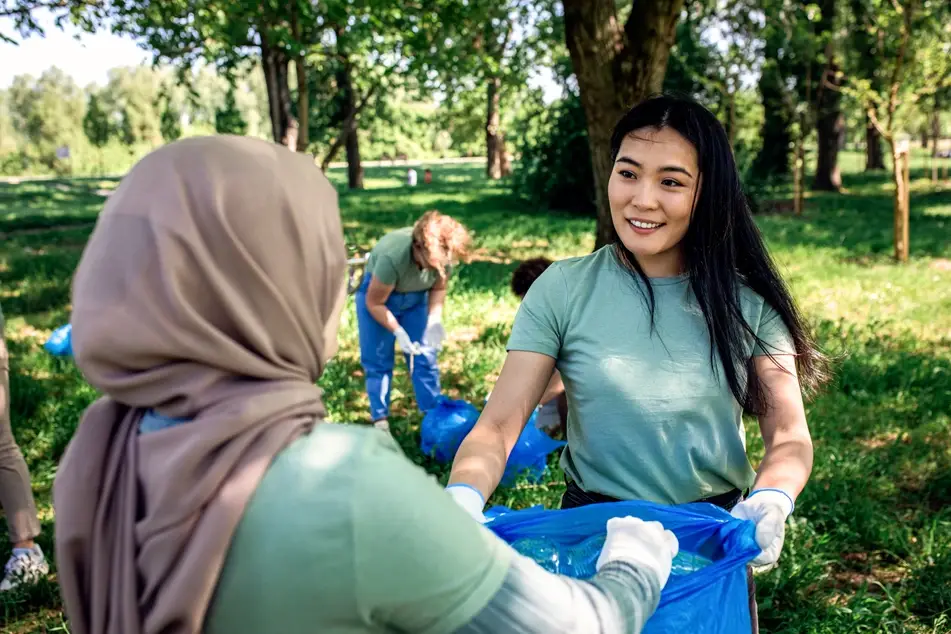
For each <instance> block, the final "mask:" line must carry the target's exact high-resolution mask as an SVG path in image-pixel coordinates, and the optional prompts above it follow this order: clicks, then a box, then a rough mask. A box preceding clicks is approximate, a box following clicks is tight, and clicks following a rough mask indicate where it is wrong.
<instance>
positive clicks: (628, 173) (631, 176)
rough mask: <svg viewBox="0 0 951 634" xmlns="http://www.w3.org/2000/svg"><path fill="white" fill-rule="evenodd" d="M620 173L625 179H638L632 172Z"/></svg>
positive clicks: (623, 171) (624, 171)
mask: <svg viewBox="0 0 951 634" xmlns="http://www.w3.org/2000/svg"><path fill="white" fill-rule="evenodd" d="M618 173H619V174H620V175H621V176H623V177H624V178H637V176H636V175H635V174H634V172H632V171H631V170H621V171H620V172H618Z"/></svg>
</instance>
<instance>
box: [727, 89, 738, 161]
mask: <svg viewBox="0 0 951 634" xmlns="http://www.w3.org/2000/svg"><path fill="white" fill-rule="evenodd" d="M729 99H730V118H729V123H730V127H729V128H727V135H728V136H729V138H730V147H731V148H733V149H734V150H736V91H735V90H734V89H733V84H732V83H731V84H730V96H729Z"/></svg>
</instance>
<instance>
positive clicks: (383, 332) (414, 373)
mask: <svg viewBox="0 0 951 634" xmlns="http://www.w3.org/2000/svg"><path fill="white" fill-rule="evenodd" d="M470 242H471V238H470V236H469V232H468V231H467V230H466V228H465V227H464V226H463V225H462V224H460V223H459V222H458V221H456V220H454V219H453V218H451V217H449V216H445V215H443V214H441V213H439V212H438V211H435V210H432V211H427V212H426V213H424V214H423V215H422V217H420V218H419V220H417V221H416V223H415V224H414V225H413V226H412V227H405V228H403V229H397V230H396V231H391V232H390V233H388V234H386V235H385V236H383V237H382V238H380V241H379V242H377V243H376V245H375V246H374V247H373V250H372V251H370V255H369V256H368V258H367V264H366V273H365V275H364V278H363V281H362V282H361V284H360V287H359V288H358V289H357V292H356V296H355V301H356V309H357V329H358V330H359V337H360V363H361V364H362V365H363V372H364V374H365V375H366V389H367V396H368V397H369V399H370V419H371V420H372V421H373V424H374V425H375V426H376V427H377V428H379V429H384V430H389V421H388V417H389V414H390V388H391V384H392V382H393V364H394V356H395V355H394V351H393V343H394V341H395V342H396V344H397V345H398V346H399V348H400V351H401V352H402V353H403V356H404V358H405V359H406V365H407V367H408V368H409V369H410V372H411V376H410V379H411V380H412V383H413V392H414V393H415V394H416V404H417V406H418V407H419V409H420V411H422V412H426V411H428V410H430V409H432V408H433V407H435V405H436V401H437V399H438V398H439V395H440V391H441V389H440V385H439V365H438V363H437V356H438V353H439V350H440V349H441V348H442V344H443V340H444V339H445V337H446V329H445V327H444V326H443V324H442V309H443V304H444V302H445V301H446V287H447V283H448V280H449V276H450V275H451V273H452V268H453V265H454V264H455V263H456V262H458V261H459V260H462V259H464V258H466V257H467V255H468V250H469V244H470Z"/></svg>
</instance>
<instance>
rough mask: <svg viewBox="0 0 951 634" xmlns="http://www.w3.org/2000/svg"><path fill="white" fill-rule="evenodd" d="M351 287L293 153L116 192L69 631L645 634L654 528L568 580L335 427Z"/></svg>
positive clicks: (63, 575) (612, 536) (203, 162)
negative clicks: (335, 360) (327, 370)
mask: <svg viewBox="0 0 951 634" xmlns="http://www.w3.org/2000/svg"><path fill="white" fill-rule="evenodd" d="M182 261H189V262H192V263H193V266H192V267H191V268H185V267H182V266H180V265H179V263H180V262H182ZM345 273H346V256H345V249H344V242H343V234H342V230H341V222H340V216H339V213H338V209H337V195H336V192H335V190H334V189H333V187H332V186H331V185H330V183H329V182H328V181H327V179H326V178H325V177H324V175H323V174H322V173H321V171H320V170H319V169H318V168H317V167H316V166H315V165H314V164H313V161H311V160H308V158H307V157H306V156H305V155H303V154H295V153H293V152H289V151H288V150H287V149H286V148H284V147H282V146H279V145H276V144H271V143H267V142H264V141H260V140H255V139H251V138H242V137H225V136H221V137H213V138H193V139H187V140H184V141H179V142H176V143H172V144H170V145H166V146H164V147H163V148H161V149H158V150H156V151H154V152H152V153H151V154H149V155H148V156H147V157H145V158H144V159H143V160H142V161H140V162H139V163H138V164H137V165H136V166H135V167H134V168H133V169H132V171H131V172H130V173H129V174H128V175H127V176H126V177H125V178H124V179H123V180H122V182H121V183H120V185H119V187H118V189H117V190H116V191H115V193H114V194H113V195H112V196H111V197H110V198H109V201H108V202H107V204H106V206H105V209H104V210H103V212H102V213H101V214H100V216H99V218H98V221H97V225H96V228H95V230H94V231H93V233H92V236H91V237H90V239H89V242H88V244H87V246H86V249H85V252H84V253H83V257H82V259H81V261H80V263H79V267H78V269H77V272H76V275H75V279H74V286H73V297H72V302H73V312H72V324H73V331H72V333H73V334H72V337H73V339H72V343H73V349H74V352H75V358H76V363H77V365H78V366H79V369H80V370H81V371H82V373H83V376H85V377H86V378H87V379H88V380H89V382H90V383H91V384H92V385H93V386H95V387H96V388H97V389H98V390H100V391H101V392H102V393H103V394H104V396H103V397H102V398H101V399H100V400H98V401H96V402H95V403H94V404H93V405H92V406H90V407H89V408H88V409H87V410H86V412H85V414H84V415H83V419H82V421H81V422H80V424H79V426H78V428H77V431H76V434H75V436H74V437H73V439H72V441H71V442H70V445H69V447H68V449H67V451H66V454H65V456H64V458H63V460H62V462H61V464H60V467H59V471H58V473H57V476H56V481H55V485H54V491H53V496H54V504H55V510H56V517H57V522H56V536H55V537H56V554H57V564H58V568H59V581H60V584H61V587H62V592H63V597H64V601H65V607H66V614H67V616H68V618H69V621H70V630H71V631H72V632H73V633H74V634H92V633H95V634H139V633H143V634H158V633H162V632H177V633H181V634H193V633H194V634H197V633H198V632H205V633H207V634H219V633H221V634H244V633H249V634H250V633H254V634H260V633H261V632H281V633H282V634H312V633H314V632H320V633H326V634H334V633H341V634H342V633H346V634H354V633H380V634H382V633H384V632H397V631H398V632H408V633H432V634H443V633H446V634H448V633H450V632H460V633H462V634H481V633H485V634H490V633H491V634H505V633H538V634H542V633H551V632H554V633H556V634H557V633H565V634H568V633H572V634H577V633H582V634H584V633H610V634H620V633H636V632H639V631H640V630H641V628H642V626H643V624H644V622H645V621H646V620H647V618H648V617H649V616H650V615H651V613H652V612H653V610H654V609H655V608H656V606H657V603H658V599H659V595H660V590H661V588H662V587H663V585H664V584H665V583H666V581H667V578H668V576H669V574H670V568H671V560H672V558H673V556H674V554H675V553H676V551H677V541H676V539H675V538H674V536H673V535H672V534H670V533H669V532H668V531H665V530H664V529H663V527H661V526H660V525H659V524H657V523H645V522H642V521H640V520H637V519H635V518H618V519H616V520H612V521H611V522H609V523H608V525H607V540H606V542H605V547H604V550H603V552H602V553H601V557H600V559H599V561H598V566H597V567H598V572H597V574H596V575H595V576H594V577H593V578H592V579H591V580H590V581H576V580H572V579H567V578H564V577H559V576H557V575H553V574H550V573H548V572H546V571H545V570H543V569H542V568H541V567H540V566H538V565H537V564H535V562H533V561H531V560H529V559H527V558H525V557H522V556H520V555H517V554H516V553H515V551H513V550H512V548H511V547H509V546H508V545H507V544H505V543H504V542H503V541H501V540H500V539H498V538H497V537H496V536H495V535H494V534H492V533H491V532H490V531H488V530H487V529H486V528H484V527H482V526H480V525H478V524H477V523H475V522H473V521H472V520H471V518H470V517H469V516H468V515H467V514H466V513H465V512H464V511H463V510H462V509H460V508H459V507H458V506H457V505H456V504H455V503H454V502H453V500H452V499H451V498H450V496H448V495H446V493H445V491H443V490H442V488H441V487H440V486H439V485H438V484H437V483H436V482H434V481H433V479H432V478H430V477H429V476H428V475H427V474H426V473H425V472H424V471H423V470H422V469H420V468H419V467H418V466H416V465H414V464H412V463H411V462H410V461H409V460H407V459H406V457H405V456H403V455H402V453H401V452H400V450H399V448H398V446H397V445H396V443H395V442H394V441H393V440H392V438H390V437H389V435H388V434H384V433H381V432H379V431H377V430H375V429H370V428H367V427H365V426H351V425H334V424H329V423H326V422H325V421H324V416H325V409H324V406H323V404H322V401H321V391H320V389H319V388H317V386H316V385H315V382H316V381H317V380H318V379H319V378H320V376H321V373H322V372H323V369H324V367H325V366H326V364H327V362H328V360H329V359H330V358H331V357H332V356H333V354H334V353H335V351H336V346H337V344H336V339H337V329H338V325H339V316H340V312H341V310H342V308H343V306H344V303H345V301H346V293H345ZM169 298H174V301H170V299H169Z"/></svg>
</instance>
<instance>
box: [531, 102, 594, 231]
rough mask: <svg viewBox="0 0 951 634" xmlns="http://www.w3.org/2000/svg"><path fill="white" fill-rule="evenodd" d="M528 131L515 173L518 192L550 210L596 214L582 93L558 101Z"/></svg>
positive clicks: (532, 123)
mask: <svg viewBox="0 0 951 634" xmlns="http://www.w3.org/2000/svg"><path fill="white" fill-rule="evenodd" d="M537 119H538V120H537V121H533V122H530V123H529V125H532V126H534V125H537V126H538V127H537V128H536V129H535V130H532V132H533V133H528V134H525V135H523V137H522V138H523V141H522V144H521V147H519V148H518V149H519V151H520V153H521V159H520V160H519V163H518V167H517V168H516V170H515V173H514V174H513V182H512V184H513V190H514V191H515V193H516V195H518V196H519V197H521V198H524V199H526V200H528V201H529V202H531V203H533V204H536V205H541V206H544V207H546V208H548V209H562V210H567V211H574V212H577V213H580V214H585V215H594V213H595V196H594V175H593V172H592V170H591V150H590V149H589V147H588V130H587V122H586V120H585V115H584V108H583V107H582V105H581V99H580V98H579V97H578V96H577V95H569V96H567V97H566V98H564V99H562V100H561V101H558V102H555V103H553V104H552V105H551V106H550V107H549V108H548V109H547V110H546V111H544V112H543V113H542V114H541V115H539V116H538V117H537Z"/></svg>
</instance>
